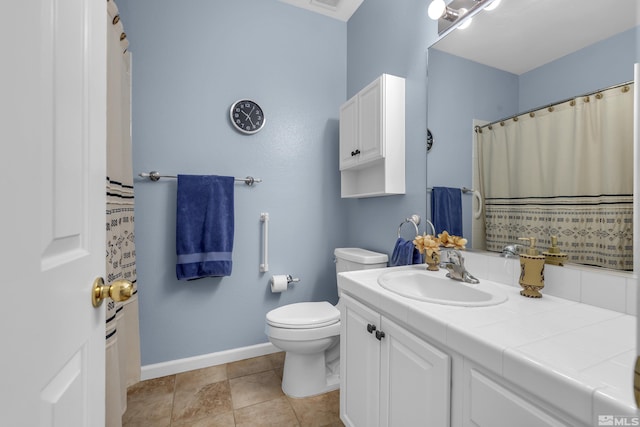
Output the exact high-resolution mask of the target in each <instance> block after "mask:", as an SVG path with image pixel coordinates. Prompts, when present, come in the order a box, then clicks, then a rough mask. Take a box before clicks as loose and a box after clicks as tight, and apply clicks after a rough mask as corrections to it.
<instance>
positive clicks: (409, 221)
mask: <svg viewBox="0 0 640 427" xmlns="http://www.w3.org/2000/svg"><path fill="white" fill-rule="evenodd" d="M406 223H410V224H413V228H415V229H416V236H417V235H418V234H420V231H419V230H418V225H417V224H416V223H415V221H413V220H412V219H411V218H407V219H405V220H404V221H402V222H401V223H400V225H399V226H398V237H400V229H401V228H402V226H403V225H405V224H406Z"/></svg>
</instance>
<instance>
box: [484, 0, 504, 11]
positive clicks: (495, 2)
mask: <svg viewBox="0 0 640 427" xmlns="http://www.w3.org/2000/svg"><path fill="white" fill-rule="evenodd" d="M501 1H502V0H493V1H492V2H491V3H489V4H488V5H487V7H485V8H484V10H493V9H495V8H496V7H498V6H499V5H500V2H501Z"/></svg>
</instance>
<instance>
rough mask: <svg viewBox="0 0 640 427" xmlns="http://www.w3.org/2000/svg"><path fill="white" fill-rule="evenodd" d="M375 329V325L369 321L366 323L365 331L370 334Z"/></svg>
mask: <svg viewBox="0 0 640 427" xmlns="http://www.w3.org/2000/svg"><path fill="white" fill-rule="evenodd" d="M375 330H376V325H372V324H371V323H369V324H368V325H367V332H369V333H370V334H372V333H373V331H375Z"/></svg>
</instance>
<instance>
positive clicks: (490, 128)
mask: <svg viewBox="0 0 640 427" xmlns="http://www.w3.org/2000/svg"><path fill="white" fill-rule="evenodd" d="M487 127H488V128H489V130H492V129H493V126H491V125H489V126H487ZM480 131H482V129H480Z"/></svg>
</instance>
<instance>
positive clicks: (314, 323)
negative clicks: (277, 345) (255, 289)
mask: <svg viewBox="0 0 640 427" xmlns="http://www.w3.org/2000/svg"><path fill="white" fill-rule="evenodd" d="M339 320H340V310H338V309H337V308H335V307H334V306H333V305H331V304H329V303H328V302H327V301H321V302H299V303H295V304H288V305H284V306H282V307H278V308H276V309H274V310H271V311H270V312H268V313H267V323H268V324H270V325H271V326H275V327H278V328H288V329H303V328H304V329H310V328H321V327H323V326H329V325H333V324H334V323H336V322H338V321H339Z"/></svg>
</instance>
